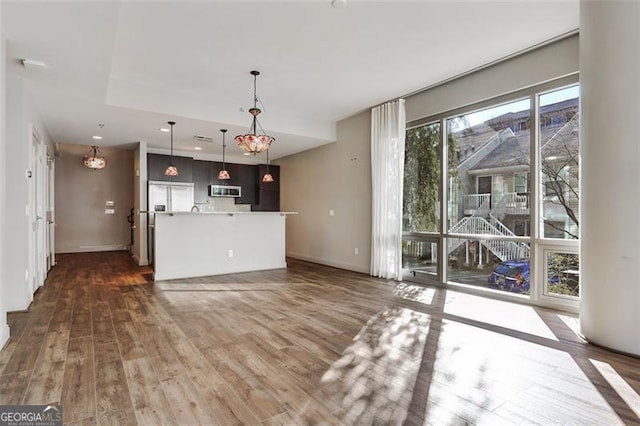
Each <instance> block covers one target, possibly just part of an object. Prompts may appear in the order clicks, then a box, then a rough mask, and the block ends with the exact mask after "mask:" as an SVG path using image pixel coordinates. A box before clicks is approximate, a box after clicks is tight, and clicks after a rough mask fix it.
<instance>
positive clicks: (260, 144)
mask: <svg viewBox="0 0 640 426" xmlns="http://www.w3.org/2000/svg"><path fill="white" fill-rule="evenodd" d="M251 75H252V76H253V108H250V109H249V114H251V115H252V116H253V120H252V122H251V127H249V133H247V134H245V135H238V136H236V137H235V138H234V139H235V141H236V143H237V144H238V146H239V147H240V148H242V150H243V151H244V152H245V154H253V155H256V154H259V153H261V152H264V151H266V150H267V149H269V147H270V146H271V144H272V143H273V142H275V140H276V139H275V138H274V137H272V136H268V135H266V134H265V132H264V129H263V128H262V126H260V123H259V122H258V115H260V113H261V112H262V111H260V108H258V96H257V95H256V79H257V77H258V75H260V72H258V71H251ZM258 128H260V131H261V132H262V133H261V134H258V132H257V129H258Z"/></svg>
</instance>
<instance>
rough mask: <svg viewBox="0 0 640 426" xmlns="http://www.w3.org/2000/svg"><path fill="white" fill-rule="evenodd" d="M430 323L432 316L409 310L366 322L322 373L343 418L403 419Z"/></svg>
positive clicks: (362, 420) (389, 310) (395, 310)
mask: <svg viewBox="0 0 640 426" xmlns="http://www.w3.org/2000/svg"><path fill="white" fill-rule="evenodd" d="M429 325H430V317H429V315H427V314H423V313H419V312H415V311H412V310H410V309H405V308H386V309H384V310H383V311H381V312H380V313H378V314H376V315H375V316H373V317H372V318H371V319H370V320H369V321H368V322H367V324H366V325H365V326H364V327H363V328H362V330H360V332H359V333H358V335H357V336H356V337H355V338H354V342H353V343H352V344H351V345H350V346H349V347H347V348H346V349H345V350H344V352H343V354H342V357H341V358H339V359H338V360H337V361H336V362H334V363H333V364H332V365H331V367H330V368H329V370H328V371H327V372H326V373H325V374H324V376H323V377H322V383H323V384H324V385H325V386H327V388H328V389H329V391H330V393H331V394H332V395H333V399H334V404H335V405H336V406H337V407H336V410H337V411H338V412H339V413H340V417H341V419H342V421H344V422H345V423H346V424H354V423H365V424H368V423H371V422H370V421H371V420H373V419H377V420H378V421H381V422H383V423H384V422H390V421H393V420H398V419H401V418H404V415H403V412H405V413H406V408H405V407H407V406H408V404H409V402H410V400H411V393H412V390H413V383H414V382H415V377H416V375H417V374H418V371H419V369H420V365H421V361H422V358H423V353H422V351H423V349H424V347H425V342H426V339H427V334H428V333H429ZM399 416H402V417H399Z"/></svg>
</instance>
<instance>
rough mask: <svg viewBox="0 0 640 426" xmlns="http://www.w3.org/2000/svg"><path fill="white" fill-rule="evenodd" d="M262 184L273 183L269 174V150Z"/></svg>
mask: <svg viewBox="0 0 640 426" xmlns="http://www.w3.org/2000/svg"><path fill="white" fill-rule="evenodd" d="M262 182H264V183H271V182H273V176H271V173H269V150H267V173H265V174H264V176H262Z"/></svg>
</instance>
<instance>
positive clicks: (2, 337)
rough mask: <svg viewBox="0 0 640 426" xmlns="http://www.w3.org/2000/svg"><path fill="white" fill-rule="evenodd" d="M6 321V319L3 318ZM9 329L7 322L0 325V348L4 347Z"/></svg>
mask: <svg viewBox="0 0 640 426" xmlns="http://www.w3.org/2000/svg"><path fill="white" fill-rule="evenodd" d="M5 321H6V319H5ZM9 335H10V330H9V326H8V325H7V324H2V325H0V349H2V348H4V345H5V344H6V343H7V340H9Z"/></svg>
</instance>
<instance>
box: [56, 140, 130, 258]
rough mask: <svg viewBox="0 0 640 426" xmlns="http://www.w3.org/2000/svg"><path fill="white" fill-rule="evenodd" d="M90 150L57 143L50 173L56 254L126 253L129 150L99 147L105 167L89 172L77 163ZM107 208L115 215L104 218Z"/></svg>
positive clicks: (127, 246)
mask: <svg viewBox="0 0 640 426" xmlns="http://www.w3.org/2000/svg"><path fill="white" fill-rule="evenodd" d="M89 149H90V147H89V146H86V145H75V144H60V151H59V156H58V158H57V159H56V170H55V172H56V178H55V204H56V241H55V243H56V253H78V252H87V251H111V250H127V249H129V245H130V241H131V227H130V225H129V223H128V222H127V216H128V215H129V214H130V212H131V208H133V207H134V198H133V193H134V173H133V163H134V161H133V157H134V155H133V151H131V150H125V149H116V148H101V149H100V152H101V153H102V155H104V156H105V158H106V159H107V166H106V167H105V168H104V169H101V170H90V169H88V168H87V167H85V166H84V164H83V163H82V158H83V157H84V156H85V155H87V154H88V152H89ZM108 202H110V204H112V205H107V203H108ZM107 209H108V210H114V213H113V214H107V213H106V210H107Z"/></svg>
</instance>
